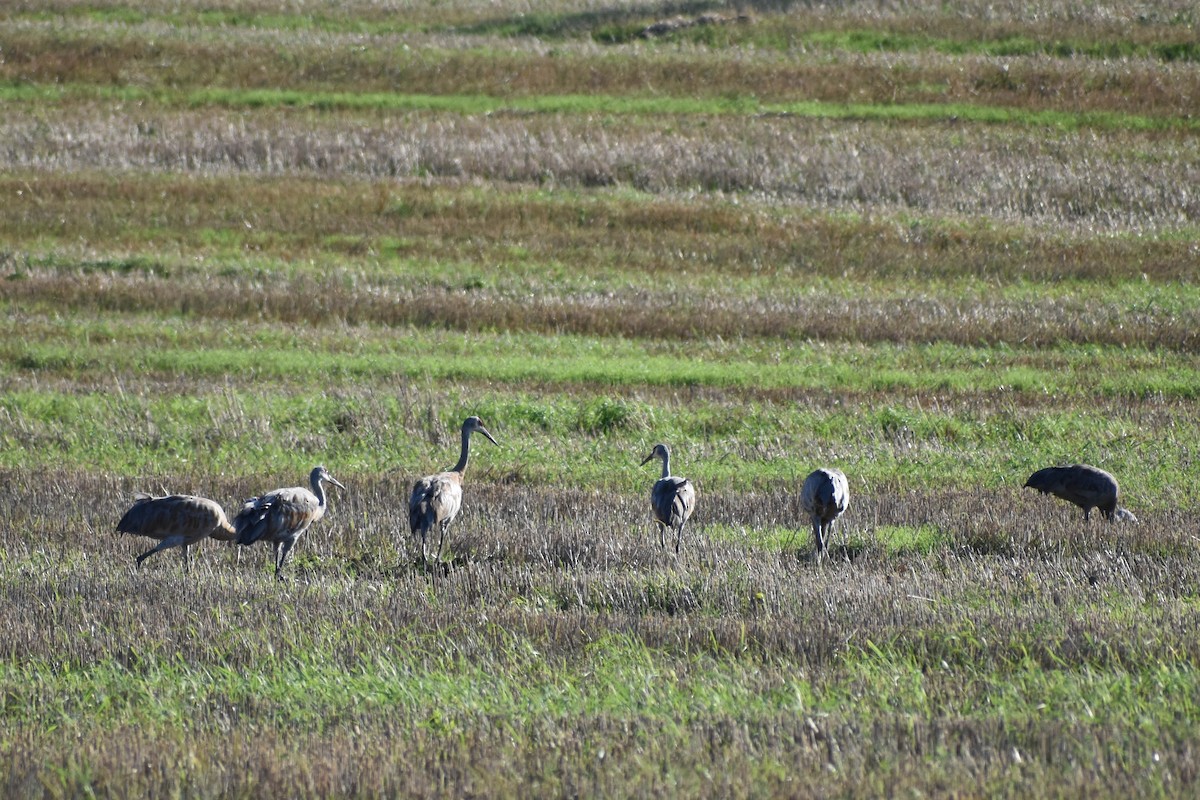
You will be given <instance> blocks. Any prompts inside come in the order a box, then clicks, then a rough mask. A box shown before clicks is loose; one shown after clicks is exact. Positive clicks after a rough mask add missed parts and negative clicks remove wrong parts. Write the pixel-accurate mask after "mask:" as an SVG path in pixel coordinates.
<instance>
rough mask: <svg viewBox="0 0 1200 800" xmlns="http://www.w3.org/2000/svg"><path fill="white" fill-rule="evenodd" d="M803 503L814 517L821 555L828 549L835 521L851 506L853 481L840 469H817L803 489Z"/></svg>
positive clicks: (844, 539)
mask: <svg viewBox="0 0 1200 800" xmlns="http://www.w3.org/2000/svg"><path fill="white" fill-rule="evenodd" d="M800 505H801V506H803V508H804V510H805V511H807V512H808V515H809V517H810V518H811V519H812V527H813V539H814V540H815V541H816V543H817V555H818V557H819V556H820V555H821V554H822V553H825V552H827V551H828V549H829V538H830V535H831V534H832V533H833V521H834V520H836V519H837V518H838V517H840V516H841V515H842V513H843V512H844V511H845V510H846V508H847V506H849V505H850V484H849V483H848V482H847V481H846V476H845V474H844V473H843V472H842V471H841V470H840V469H826V468H821V469H816V470H813V471H812V472H811V473H809V476H808V477H807V478H805V479H804V486H803V487H802V488H801V489H800ZM845 545H846V529H845V527H843V528H842V546H843V547H844V546H845Z"/></svg>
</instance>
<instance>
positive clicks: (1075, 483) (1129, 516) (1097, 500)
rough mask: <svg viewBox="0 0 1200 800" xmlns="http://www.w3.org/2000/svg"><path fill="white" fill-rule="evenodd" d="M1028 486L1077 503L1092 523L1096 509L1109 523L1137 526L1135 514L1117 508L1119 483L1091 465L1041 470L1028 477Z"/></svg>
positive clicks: (1026, 482) (1084, 516) (1085, 517)
mask: <svg viewBox="0 0 1200 800" xmlns="http://www.w3.org/2000/svg"><path fill="white" fill-rule="evenodd" d="M1025 486H1026V487H1027V488H1031V489H1037V490H1038V491H1039V492H1041V493H1042V494H1052V495H1054V496H1055V497H1058V498H1061V499H1063V500H1066V501H1068V502H1071V503H1074V504H1075V505H1077V506H1079V507H1080V508H1082V509H1083V518H1084V519H1085V520H1086V519H1090V517H1091V513H1092V509H1093V508H1098V509H1100V511H1101V512H1102V513H1103V514H1104V518H1105V519H1107V520H1109V521H1112V520H1114V519H1117V520H1122V521H1125V522H1137V517H1135V516H1134V515H1133V512H1132V511H1130V510H1129V509H1127V508H1122V507H1121V506H1120V505H1118V504H1117V495H1118V491H1119V490H1118V487H1117V479H1116V478H1114V477H1113V476H1112V475H1110V474H1109V473H1107V472H1105V471H1104V470H1102V469H1100V468H1099V467H1093V466H1091V465H1090V464H1072V465H1071V466H1069V467H1046V468H1045V469H1039V470H1038V471H1037V472H1035V473H1033V474H1032V475H1030V476H1029V480H1027V481H1025Z"/></svg>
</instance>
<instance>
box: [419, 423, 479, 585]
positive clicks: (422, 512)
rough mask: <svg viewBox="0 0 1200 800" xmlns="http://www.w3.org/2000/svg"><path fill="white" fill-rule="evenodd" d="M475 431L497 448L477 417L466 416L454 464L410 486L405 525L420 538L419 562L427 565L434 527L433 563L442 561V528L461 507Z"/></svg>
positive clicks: (444, 532) (443, 541)
mask: <svg viewBox="0 0 1200 800" xmlns="http://www.w3.org/2000/svg"><path fill="white" fill-rule="evenodd" d="M476 432H478V433H482V434H483V435H484V436H486V437H487V439H488V441H489V442H491V443H492V444H494V445H496V446H497V447H499V446H500V445H499V444H497V443H496V440H495V439H493V438H492V435H491V434H490V433H488V430H487V428H485V427H484V426H483V421H482V420H481V419H479V417H467V418H466V419H465V420H463V425H462V450H461V451H460V452H459V455H458V463H457V464H455V465H454V466H453V467H450V469H448V470H446V471H445V472H439V473H437V474H436V475H427V476H425V477H424V478H421V480H419V481H417V482H416V483H415V484H413V490H412V496H411V497H410V498H409V500H408V524H409V527H410V528H411V529H412V534H413V536H418V535H419V536H420V537H421V561H422V562H423V563H429V553H428V551H427V550H426V542H427V541H428V538H429V533H430V532H431V531H432V530H433V529H434V528H437V529H438V549H437V561H438V562H439V563H440V562H441V560H442V547H444V546H445V544H446V528H447V527H449V526H450V523H451V522H453V521H454V518H455V517H456V516H458V510H459V509H460V508H461V507H462V482H463V473H464V472H466V471H467V459H468V458H469V457H470V454H471V434H472V433H476Z"/></svg>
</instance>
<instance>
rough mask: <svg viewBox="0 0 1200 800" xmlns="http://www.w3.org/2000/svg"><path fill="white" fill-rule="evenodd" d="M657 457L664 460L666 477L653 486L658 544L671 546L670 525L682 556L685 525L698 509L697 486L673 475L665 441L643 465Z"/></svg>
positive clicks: (676, 553)
mask: <svg viewBox="0 0 1200 800" xmlns="http://www.w3.org/2000/svg"><path fill="white" fill-rule="evenodd" d="M654 458H661V459H662V477H661V478H659V479H658V480H657V481H656V482H655V483H654V486H653V488H651V489H650V508H651V509H652V510H653V511H654V521H655V522H657V523H658V543H659V545H660V546H661V547H664V548H665V547H666V546H667V538H666V537H667V528H673V529H674V530H675V555H679V543H680V540H681V539H683V526H684V525H686V524H687V521H688V519H689V518H690V517H691V516H692V512H693V511H695V510H696V487H695V486H694V485H693V484H692V482H691V481H689V480H688V479H687V478H681V477H678V476H675V475H672V474H671V451H670V450H669V449H668V448H667V446H666V445H665V444H656V445H654V449H653V450H651V451H650V455H648V456H646V457H645V458H644V459H642V466H645V464H646V463H647V462H648V461H650V460H651V459H654Z"/></svg>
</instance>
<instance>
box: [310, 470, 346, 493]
mask: <svg viewBox="0 0 1200 800" xmlns="http://www.w3.org/2000/svg"><path fill="white" fill-rule="evenodd" d="M310 478H311V479H312V484H313V485H314V486H315V485H316V484H317V482H318V481H325V482H326V483H332V484H333V485H334V486H336V487H338V488H339V489H345V488H346V487H345V486H342V484H341V482H340V481H338V479H337V478H335V477H333V476H332V475H330V474H329V470H327V469H325V467H324V466H319V467H314V468H313V471H312V475H311V476H310Z"/></svg>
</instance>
